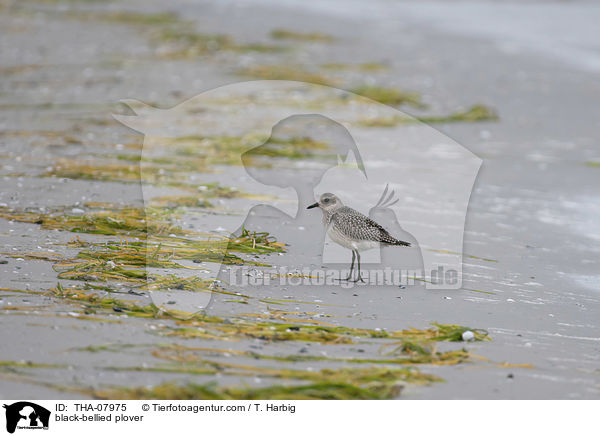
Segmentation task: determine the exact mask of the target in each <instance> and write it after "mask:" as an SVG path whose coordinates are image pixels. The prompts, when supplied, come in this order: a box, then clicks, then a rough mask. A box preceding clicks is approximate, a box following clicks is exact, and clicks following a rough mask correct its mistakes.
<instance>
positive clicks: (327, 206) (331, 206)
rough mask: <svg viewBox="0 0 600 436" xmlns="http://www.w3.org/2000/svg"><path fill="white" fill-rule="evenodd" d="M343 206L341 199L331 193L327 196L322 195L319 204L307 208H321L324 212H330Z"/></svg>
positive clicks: (327, 193)
mask: <svg viewBox="0 0 600 436" xmlns="http://www.w3.org/2000/svg"><path fill="white" fill-rule="evenodd" d="M342 206H343V204H342V201H341V200H340V199H339V198H337V197H336V196H335V195H333V194H331V193H329V192H326V193H325V194H323V195H321V197H320V198H319V201H318V202H316V203H314V204H311V205H310V206H308V207H307V209H312V208H313V207H320V208H321V209H323V210H324V211H328V212H329V211H333V210H335V209H337V208H339V207H342Z"/></svg>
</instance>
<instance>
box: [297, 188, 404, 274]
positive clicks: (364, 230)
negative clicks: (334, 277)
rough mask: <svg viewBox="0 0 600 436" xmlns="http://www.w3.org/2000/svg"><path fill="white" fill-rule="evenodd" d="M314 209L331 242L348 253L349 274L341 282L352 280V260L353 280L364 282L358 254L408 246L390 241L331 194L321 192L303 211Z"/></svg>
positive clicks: (372, 224) (385, 232) (391, 237)
mask: <svg viewBox="0 0 600 436" xmlns="http://www.w3.org/2000/svg"><path fill="white" fill-rule="evenodd" d="M386 192H387V187H386V191H385V192H384V195H383V196H382V198H383V197H384V196H385V194H386ZM390 197H391V195H390ZM388 201H389V198H388V200H386V201H385V202H386V203H387V202H388ZM380 203H381V200H380ZM394 203H395V202H394ZM378 204H379V203H378ZM392 204H393V203H392ZM314 207H318V208H320V209H321V210H322V211H323V224H324V225H325V227H326V228H327V234H328V235H329V237H330V238H331V240H332V241H334V242H336V243H337V244H339V245H341V246H342V247H345V248H348V249H349V250H352V265H351V266H350V274H349V275H348V277H347V278H346V279H345V280H350V279H351V278H352V271H353V270H354V261H355V259H356V260H357V265H358V276H357V278H356V280H353V281H354V282H357V281H359V280H360V281H361V282H363V283H364V280H363V279H362V277H361V275H360V252H361V251H364V250H370V249H372V248H376V247H379V245H380V244H384V245H401V246H405V247H410V243H409V242H404V241H400V240H399V239H396V238H394V237H393V236H392V235H390V234H389V233H388V231H387V230H386V229H384V228H383V227H382V226H381V225H379V224H377V223H376V222H375V221H373V220H372V219H371V218H369V217H368V216H365V215H363V214H362V213H360V212H358V211H357V210H354V209H352V208H351V207H348V206H344V204H343V203H342V201H341V200H340V199H339V198H338V197H336V196H335V195H333V194H330V193H325V194H323V195H321V198H319V201H318V202H317V203H314V204H311V205H310V206H308V207H307V209H312V208H314Z"/></svg>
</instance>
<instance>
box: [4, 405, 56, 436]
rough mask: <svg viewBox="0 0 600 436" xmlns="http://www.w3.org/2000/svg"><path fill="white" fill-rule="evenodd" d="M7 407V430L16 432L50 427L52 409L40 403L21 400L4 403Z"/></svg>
mask: <svg viewBox="0 0 600 436" xmlns="http://www.w3.org/2000/svg"><path fill="white" fill-rule="evenodd" d="M3 407H4V408H5V409H6V431H7V432H9V433H14V432H15V430H16V429H17V428H19V429H48V424H49V423H50V411H49V410H48V409H46V408H45V407H42V406H40V405H39V404H35V403H31V402H29V401H19V402H17V403H13V404H4V406H3Z"/></svg>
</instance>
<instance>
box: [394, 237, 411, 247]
mask: <svg viewBox="0 0 600 436" xmlns="http://www.w3.org/2000/svg"><path fill="white" fill-rule="evenodd" d="M389 244H390V245H402V246H403V247H410V242H404V241H401V240H400V239H394V242H391V243H389Z"/></svg>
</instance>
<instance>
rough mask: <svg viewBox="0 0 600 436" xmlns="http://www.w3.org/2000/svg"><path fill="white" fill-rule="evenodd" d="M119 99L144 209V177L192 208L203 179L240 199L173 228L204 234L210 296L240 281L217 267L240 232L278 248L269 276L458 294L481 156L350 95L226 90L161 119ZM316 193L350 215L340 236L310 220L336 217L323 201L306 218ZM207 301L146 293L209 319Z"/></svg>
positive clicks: (321, 90)
mask: <svg viewBox="0 0 600 436" xmlns="http://www.w3.org/2000/svg"><path fill="white" fill-rule="evenodd" d="M123 102H124V103H126V104H127V105H128V106H129V107H130V108H131V109H132V111H133V112H134V113H135V115H114V117H115V119H117V120H118V121H120V122H122V123H123V124H125V125H126V126H128V127H130V128H133V129H135V130H137V131H139V132H141V133H143V134H144V144H143V148H142V156H141V163H140V174H141V176H142V180H143V181H144V182H149V183H142V192H143V195H144V199H145V200H146V201H149V202H150V204H151V203H152V201H153V199H154V198H155V197H156V192H157V190H156V188H155V186H154V185H153V182H155V181H157V182H161V183H162V184H164V185H169V186H177V187H178V189H181V190H182V191H184V192H188V193H191V194H188V195H191V196H192V198H197V197H198V196H199V195H200V193H202V192H210V189H213V188H211V187H210V186H209V185H208V184H207V182H210V181H213V180H214V179H217V180H219V183H220V184H223V185H224V186H225V187H232V188H235V190H236V192H240V193H242V194H241V195H240V198H238V199H236V203H235V206H234V207H233V208H232V209H231V210H226V209H225V208H221V209H220V208H219V207H218V204H216V201H217V200H213V202H214V203H215V207H214V209H213V211H211V212H210V213H205V214H202V215H199V216H191V215H189V216H188V215H184V216H182V218H181V220H180V223H181V224H182V226H183V228H184V229H188V230H191V229H192V228H195V229H202V230H203V231H206V232H207V234H208V236H207V239H209V240H210V241H211V246H210V256H204V258H202V259H201V258H198V259H196V260H198V262H196V263H198V264H201V266H200V267H198V268H202V269H203V271H202V272H201V273H200V274H201V277H202V278H203V279H204V280H206V281H208V282H212V283H213V286H214V287H215V288H218V287H219V286H221V285H222V284H223V283H225V285H224V286H227V285H228V284H231V283H232V282H234V281H235V282H237V283H238V284H239V282H238V281H237V280H234V279H235V278H236V277H237V275H238V273H239V274H241V275H246V273H245V272H243V271H239V272H238V269H237V268H235V262H232V261H231V259H230V258H228V248H229V241H230V236H231V235H240V234H242V233H243V230H244V229H250V230H257V229H258V230H259V231H261V232H263V231H264V232H266V233H268V234H270V235H273V236H274V237H275V238H277V241H280V242H283V243H285V244H287V247H288V248H287V255H285V256H283V257H282V258H281V259H276V258H272V259H271V263H272V264H274V265H273V266H274V267H277V268H278V270H277V271H276V272H275V273H274V276H275V277H276V278H277V279H281V278H282V277H283V278H287V277H292V278H296V277H297V276H299V275H302V276H306V274H304V273H301V271H302V270H303V268H304V267H309V266H310V267H311V268H312V270H320V269H326V270H327V272H329V273H334V276H335V277H334V278H337V280H336V281H335V282H336V283H342V282H343V283H348V282H350V283H352V282H354V280H356V281H357V282H359V284H362V283H363V282H365V281H366V278H367V275H370V276H374V275H375V274H374V273H375V272H376V271H382V272H384V273H385V271H386V270H387V269H390V270H391V271H392V272H393V273H394V274H396V275H403V276H406V279H407V280H417V281H418V282H419V283H424V286H425V288H426V289H460V288H461V286H462V261H463V258H462V257H463V255H462V251H463V235H464V229H465V222H466V215H467V210H468V205H469V198H470V196H471V191H472V188H473V184H474V182H475V178H476V176H477V173H478V171H479V168H480V166H481V159H480V158H479V157H477V156H475V155H474V154H473V153H471V152H470V151H469V150H467V149H466V148H464V147H463V146H462V145H460V144H458V143H457V142H456V141H454V140H452V139H451V138H449V137H447V136H445V135H444V134H443V133H441V132H439V131H437V130H435V129H434V128H432V127H431V126H429V125H427V124H424V123H421V122H419V120H418V119H415V118H413V117H411V116H410V115H408V114H405V113H403V112H401V111H399V110H398V109H397V108H394V107H390V106H387V105H384V104H381V103H378V102H376V101H373V100H370V99H368V98H365V97H361V96H359V95H356V94H353V93H351V92H348V91H344V90H340V89H336V88H332V87H328V86H323V85H315V84H309V83H304V82H293V81H278V80H259V81H250V82H241V83H234V84H229V85H226V86H222V87H220V88H216V89H212V90H208V91H206V92H203V93H202V94H199V95H197V96H195V97H193V98H191V99H189V100H187V101H185V102H182V103H181V104H178V105H177V106H175V107H172V108H170V109H158V108H155V107H151V106H148V105H145V104H143V103H141V102H137V101H132V100H124V101H123ZM220 164H224V165H226V167H221V166H219V165H220ZM160 165H164V168H163V167H160ZM186 168H189V170H185V169H186ZM184 170H185V171H184ZM211 171H214V174H218V175H215V176H213V177H214V179H209V178H207V177H211V176H207V174H208V172H211ZM202 183H204V185H203V184H202ZM324 193H330V194H334V195H335V198H336V199H337V200H338V201H336V204H337V205H338V206H340V207H343V206H347V207H348V208H351V209H352V210H351V211H350V212H348V210H347V209H344V210H346V211H347V212H348V214H346V215H344V216H339V217H338V218H339V219H343V218H346V220H345V221H346V223H347V224H348V225H347V226H345V227H344V226H341V227H340V228H339V229H338V230H339V231H337V232H332V231H331V224H332V219H333V218H332V219H329V218H328V219H327V220H326V221H324V225H322V223H321V222H320V221H321V216H325V215H326V216H327V217H330V218H331V217H333V214H330V213H328V211H331V212H335V211H337V209H335V210H334V209H331V208H328V207H325V205H326V204H325V203H324V202H323V203H322V204H320V203H316V204H320V206H322V207H320V209H321V211H320V212H321V213H318V212H317V210H315V209H313V210H307V207H310V206H311V205H314V204H315V201H316V200H318V199H320V198H321V196H322V195H323V194H324ZM378 198H379V202H377V199H378ZM242 205H243V206H242ZM323 213H325V215H323ZM192 221H195V223H192ZM363 224H364V225H363ZM326 227H327V232H326V231H325V230H326ZM342 227H344V228H342ZM381 229H385V232H386V233H385V235H384V238H383V239H382V237H381V234H380V232H381V231H382V230H381ZM161 231H162V230H159V231H158V232H157V234H156V235H153V234H152V229H150V228H149V229H148V240H149V241H151V242H152V243H154V244H156V246H157V247H160V246H161V244H163V243H164V238H162V237H161V235H160V232H161ZM365 232H366V235H365V234H363V233H365ZM369 232H370V233H369ZM388 232H389V235H391V236H392V237H393V239H389V238H388V236H386V235H387V234H388ZM373 234H374V235H375V236H373ZM353 235H354V236H353ZM198 238H199V241H198V244H201V243H203V244H206V242H201V241H200V238H201V236H198ZM365 238H366V239H365ZM369 238H370V239H369ZM386 238H387V239H386ZM364 240H366V241H367V243H366V244H363V243H362V242H364ZM381 242H383V244H380V243H381ZM386 242H387V243H386ZM390 242H391V244H390ZM390 245H392V246H390ZM393 245H395V246H393ZM198 246H200V245H198ZM202 247H205V245H202ZM399 247H400V248H399ZM367 250H368V251H367ZM363 252H364V253H363ZM148 253H149V254H150V255H154V254H153V253H154V250H149V251H148ZM173 253H174V254H173V256H174V257H176V255H175V248H174V251H173ZM351 256H352V257H351ZM355 258H356V263H357V270H358V271H356V274H355V276H354V278H352V270H353V266H354V264H355ZM183 260H185V259H183ZM196 260H194V261H196ZM152 262H153V260H150V261H149V262H148V264H151V263H152ZM361 267H362V270H361ZM347 270H349V271H347ZM299 271H300V272H299ZM404 271H409V273H408V274H404V273H403V272H404ZM412 271H414V272H412ZM348 272H349V273H350V274H348ZM361 272H362V273H364V277H363V276H362V275H361ZM264 273H265V272H264V271H262V270H261V271H257V274H261V275H262V274H264ZM368 273H373V274H368ZM313 276H314V275H313V274H312V273H311V274H310V277H307V278H312V277H313ZM384 276H385V274H384ZM242 279H243V278H242ZM348 279H350V280H348ZM376 282H377V283H379V280H376ZM384 282H385V283H390V281H389V280H385V281H384ZM332 283H333V282H332ZM385 283H384V284H385ZM394 283H395V282H394ZM305 284H306V283H305V282H304V281H302V285H303V286H304V285H305ZM282 286H283V285H282ZM357 286H358V285H357ZM235 291H237V290H234V292H235ZM216 295H217V294H216V293H208V292H193V291H189V292H185V290H181V289H177V290H176V291H174V290H172V289H170V288H166V289H164V287H153V288H152V291H151V297H152V300H153V302H154V304H156V305H157V306H158V307H161V306H164V305H166V304H169V305H171V304H176V306H169V307H170V308H172V309H177V310H182V311H187V312H196V311H197V310H199V309H206V308H207V307H208V304H209V302H210V301H209V300H211V298H212V299H213V300H212V303H213V304H214V303H215V298H216ZM223 295H225V294H223ZM164 307H166V306H164Z"/></svg>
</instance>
